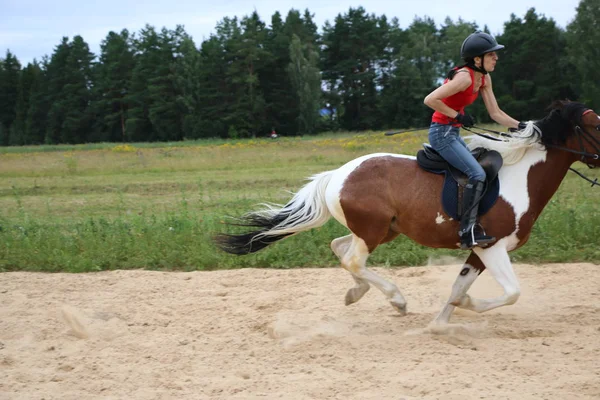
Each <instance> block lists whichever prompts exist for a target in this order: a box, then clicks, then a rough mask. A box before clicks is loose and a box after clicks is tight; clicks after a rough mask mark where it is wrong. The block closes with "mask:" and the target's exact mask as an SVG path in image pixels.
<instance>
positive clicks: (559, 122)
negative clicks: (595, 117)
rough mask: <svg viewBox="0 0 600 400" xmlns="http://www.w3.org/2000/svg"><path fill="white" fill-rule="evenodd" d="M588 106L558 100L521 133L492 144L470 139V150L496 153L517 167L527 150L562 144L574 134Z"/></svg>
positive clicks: (487, 140) (468, 138) (476, 138)
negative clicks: (543, 115) (547, 111)
mask: <svg viewBox="0 0 600 400" xmlns="http://www.w3.org/2000/svg"><path fill="white" fill-rule="evenodd" d="M586 109H587V107H586V106H585V105H583V104H581V103H576V102H572V101H568V100H557V101H555V102H553V103H552V104H551V105H550V106H549V107H548V110H549V113H548V115H546V116H545V117H544V118H542V119H540V120H537V121H529V122H527V127H526V128H525V129H523V130H522V131H517V132H514V133H512V134H511V137H503V138H501V141H498V142H496V141H493V140H489V139H486V138H483V137H480V136H467V137H466V139H467V140H469V144H468V146H469V148H470V149H474V148H477V147H484V148H486V149H490V150H496V151H498V152H499V153H500V154H501V155H502V158H503V159H504V165H510V164H515V163H517V162H518V161H519V160H521V159H522V158H523V156H524V155H525V153H526V152H527V150H529V149H531V148H533V149H537V150H543V149H544V148H545V146H546V145H562V144H564V143H565V142H566V140H567V138H568V137H569V135H571V134H572V132H573V124H574V123H580V122H581V115H582V114H583V112H584V111H585V110H586Z"/></svg>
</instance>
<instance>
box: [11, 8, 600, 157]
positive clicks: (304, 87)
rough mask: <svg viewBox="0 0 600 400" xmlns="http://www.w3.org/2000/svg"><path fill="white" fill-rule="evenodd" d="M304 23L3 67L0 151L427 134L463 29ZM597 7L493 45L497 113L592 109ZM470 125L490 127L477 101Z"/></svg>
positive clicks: (81, 46) (68, 42) (58, 50)
mask: <svg viewBox="0 0 600 400" xmlns="http://www.w3.org/2000/svg"><path fill="white" fill-rule="evenodd" d="M313 18H314V15H313V14H311V13H310V11H309V10H305V11H304V12H300V11H298V10H294V9H292V10H290V11H289V12H288V13H287V15H286V16H285V18H284V17H283V16H282V14H280V13H279V12H276V13H275V14H273V16H272V17H271V21H270V24H269V25H267V24H266V23H265V22H264V21H262V20H261V18H260V17H259V15H258V14H257V13H256V12H254V13H252V14H251V15H248V16H245V17H243V18H241V19H238V18H237V17H236V18H224V19H223V20H222V21H220V22H219V23H218V24H217V25H216V28H215V32H214V33H213V34H211V35H210V37H209V38H208V39H206V40H204V41H203V42H202V43H201V44H200V45H199V46H197V45H196V43H195V42H194V41H193V39H192V38H191V37H190V36H189V35H188V34H187V33H186V32H185V29H184V27H182V26H177V27H176V28H175V29H174V30H172V29H167V28H162V29H161V30H157V29H156V28H154V27H153V26H149V25H147V26H146V27H145V28H144V29H142V30H141V31H140V32H137V33H130V32H129V31H128V30H122V31H121V32H112V31H111V32H109V33H108V35H107V36H106V38H105V39H104V40H103V41H102V43H101V48H100V54H99V55H95V54H93V53H92V52H91V51H90V49H89V46H88V44H87V43H86V42H85V40H84V39H83V38H82V37H81V36H75V37H73V38H72V39H69V38H67V37H64V38H63V39H62V41H61V42H60V43H59V44H58V45H57V46H56V47H55V49H54V52H53V53H52V55H51V56H49V57H48V56H44V57H43V58H42V59H41V61H37V60H34V61H33V62H31V63H28V64H27V66H24V67H23V66H22V65H21V64H20V62H19V60H18V58H17V57H16V55H14V54H12V53H11V52H10V50H8V51H7V52H6V56H5V57H4V58H2V59H0V145H4V146H6V145H25V144H42V143H46V144H57V143H85V142H142V141H176V140H183V139H198V138H210V137H222V138H238V137H253V136H264V135H266V134H267V133H268V132H271V130H273V129H275V130H276V131H277V132H278V133H279V134H283V135H298V134H311V133H317V132H322V131H331V130H338V129H343V130H352V131H353V130H369V129H371V130H379V129H387V128H404V127H420V126H426V125H427V124H428V122H429V120H430V118H431V110H430V109H428V108H427V107H426V106H424V105H423V98H424V97H425V96H426V95H427V93H429V92H430V91H431V90H433V89H434V88H435V87H437V86H438V85H439V84H440V82H441V79H443V78H444V76H445V75H446V74H447V72H448V70H450V69H451V68H452V67H453V66H455V65H457V64H459V63H460V61H461V60H460V54H459V50H460V46H461V43H462V41H463V40H464V38H465V37H466V36H468V35H469V34H470V33H472V32H474V31H476V30H479V29H481V30H483V31H487V32H488V33H489V30H488V29H487V27H485V26H484V27H482V28H480V27H479V26H478V25H477V24H476V23H474V22H465V21H463V20H461V19H459V20H458V21H453V20H451V19H449V18H447V19H446V20H445V21H444V23H443V24H441V26H440V27H439V28H438V26H437V25H436V23H435V22H434V21H433V20H432V19H431V18H429V17H423V18H420V17H416V18H415V19H414V20H413V21H412V23H411V24H410V26H408V27H407V28H406V29H402V28H400V26H399V21H398V19H397V18H393V19H391V20H390V19H388V18H387V17H386V16H385V15H380V16H377V15H375V14H369V13H368V12H367V11H366V10H365V9H364V8H362V7H358V8H350V9H349V10H348V11H347V12H345V13H340V14H338V16H337V17H336V18H335V19H334V20H333V21H332V22H329V21H327V22H326V23H325V24H324V26H323V27H322V29H321V30H320V31H319V29H318V27H317V26H316V24H315V23H314V21H313ZM599 23H600V0H582V1H581V2H580V3H579V6H578V7H577V9H576V14H575V17H574V19H573V21H572V22H571V23H570V24H569V25H568V26H567V28H566V29H562V28H560V27H559V26H557V25H556V23H555V21H554V20H553V19H551V18H546V17H545V16H543V15H538V13H536V11H535V9H533V8H532V9H530V10H529V11H527V13H526V14H525V15H524V16H523V17H517V16H515V15H514V14H513V15H511V18H510V20H509V21H507V22H506V23H505V24H504V30H503V32H502V33H501V34H500V35H498V36H496V39H497V40H498V42H499V43H502V44H504V45H505V46H506V49H505V50H503V51H502V52H500V53H499V57H500V60H499V62H498V66H497V68H496V71H495V72H494V73H493V75H494V92H495V93H496V97H497V99H498V103H499V105H500V106H501V108H502V109H504V110H505V111H506V112H507V113H508V114H510V115H511V116H513V117H515V118H517V119H525V120H528V119H534V118H539V117H542V116H543V115H544V114H545V109H546V107H547V106H548V105H549V104H550V103H551V102H552V101H553V100H556V99H565V98H569V99H572V100H579V101H583V102H585V103H586V104H588V106H590V107H595V108H596V109H598V108H600V65H599V64H600V50H599V48H598V45H597V44H598V43H600V31H599V30H598V29H594V27H595V26H598V25H599ZM470 111H471V112H472V113H474V114H475V115H476V116H477V118H478V120H479V121H487V120H488V116H487V114H486V112H485V108H484V106H483V104H482V102H481V101H480V100H479V101H478V102H477V103H476V104H474V105H473V106H471V108H470Z"/></svg>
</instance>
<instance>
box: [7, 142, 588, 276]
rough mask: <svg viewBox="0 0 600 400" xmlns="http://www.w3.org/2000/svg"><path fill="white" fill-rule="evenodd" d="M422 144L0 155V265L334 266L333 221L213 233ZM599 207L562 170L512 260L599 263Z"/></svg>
mask: <svg viewBox="0 0 600 400" xmlns="http://www.w3.org/2000/svg"><path fill="white" fill-rule="evenodd" d="M425 141H426V133H425V131H421V132H416V133H409V134H404V135H397V136H392V137H385V136H384V135H383V134H382V133H380V132H364V133H361V134H350V133H348V134H326V135H320V136H314V137H302V138H299V137H298V138H285V137H281V138H279V139H277V140H271V139H254V140H239V141H227V142H226V141H222V140H211V141H197V142H178V143H167V144H165V143H162V144H156V143H154V144H148V143H143V144H142V143H140V144H106V143H105V144H97V145H79V146H38V147H35V146H33V147H19V148H6V147H5V148H0V270H5V271H6V270H39V271H71V272H78V271H95V270H104V269H117V268H152V269H183V270H193V269H221V268H238V267H273V268H293V267H307V266H312V267H326V266H334V265H337V260H336V259H335V257H334V256H333V255H332V253H331V251H330V249H329V242H330V241H331V240H332V239H333V238H335V237H337V236H341V235H344V234H346V230H345V228H343V227H342V226H340V225H339V224H337V223H336V222H335V221H333V220H332V221H330V222H329V223H328V224H326V225H325V226H323V227H321V228H319V229H315V230H313V231H310V232H305V233H301V234H299V235H297V236H294V237H292V238H289V239H286V240H284V241H282V242H280V243H277V244H275V245H273V246H271V247H269V248H267V249H265V250H263V251H261V252H259V253H256V254H253V255H248V256H244V257H235V256H231V255H228V254H224V253H221V252H219V251H217V249H216V248H214V246H213V245H212V243H211V241H210V237H211V236H212V235H213V234H214V233H215V232H217V231H222V230H223V229H224V225H223V222H224V221H227V216H228V215H232V216H238V215H240V214H241V213H243V212H246V211H250V210H252V209H254V208H255V206H256V204H257V203H261V202H266V201H269V202H277V203H285V202H286V201H287V200H288V199H289V191H296V190H298V189H299V188H300V187H301V186H302V185H303V184H304V183H305V180H304V179H305V178H307V177H308V176H310V175H312V174H314V173H318V172H321V171H325V170H330V169H335V168H337V167H339V166H341V165H342V164H343V163H345V162H346V161H349V160H351V159H353V158H356V157H358V156H361V155H363V154H367V153H373V152H380V151H384V152H393V153H404V154H415V153H416V151H417V150H418V149H419V148H420V147H421V143H423V142H425ZM576 168H577V169H579V170H581V171H584V172H585V173H587V174H589V175H590V176H591V177H599V176H600V174H599V173H598V172H597V170H588V169H587V168H586V167H585V166H583V165H581V164H576ZM599 204H600V190H599V189H598V188H590V187H589V184H588V183H586V182H585V181H583V180H581V179H579V178H578V177H577V176H576V175H575V174H572V173H569V174H568V175H567V179H566V180H565V181H564V182H563V184H562V186H561V188H560V190H559V192H558V193H557V194H556V195H555V197H554V198H553V199H552V201H551V202H550V204H549V205H548V206H547V208H546V210H545V211H544V213H543V214H542V216H541V218H540V220H539V221H538V223H537V224H536V226H535V228H534V232H533V233H532V236H531V239H530V241H529V243H528V244H527V245H526V246H525V247H524V248H523V249H520V250H519V251H516V252H514V253H512V256H513V258H514V259H515V260H517V261H522V262H532V263H536V262H559V261H560V262H563V261H592V262H600V244H599V242H600V207H599ZM445 255H452V256H457V257H464V256H465V255H466V253H464V252H459V251H450V250H432V249H427V248H423V247H421V246H419V245H416V244H415V243H413V242H412V241H410V240H408V239H406V238H399V239H397V240H396V241H394V242H392V243H390V244H386V245H384V246H382V247H380V248H378V249H377V251H375V253H374V254H373V256H372V257H371V258H370V263H371V264H375V265H390V266H392V265H393V266H397V265H419V264H423V263H425V262H427V260H428V259H430V258H438V257H441V256H445Z"/></svg>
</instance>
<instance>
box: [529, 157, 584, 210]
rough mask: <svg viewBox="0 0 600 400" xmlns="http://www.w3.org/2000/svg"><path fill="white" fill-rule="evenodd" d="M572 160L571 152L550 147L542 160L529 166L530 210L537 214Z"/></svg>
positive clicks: (556, 188) (553, 191)
mask: <svg viewBox="0 0 600 400" xmlns="http://www.w3.org/2000/svg"><path fill="white" fill-rule="evenodd" d="M573 161H574V160H573V157H572V155H571V154H569V153H566V152H563V151H559V150H554V149H550V150H548V151H547V154H546V159H545V160H544V161H543V162H540V163H538V164H535V165H533V166H532V167H531V168H530V170H529V173H528V176H527V192H528V194H529V199H530V205H529V210H530V211H533V212H534V213H535V214H536V215H539V213H540V212H541V211H542V209H543V208H544V207H545V206H546V204H548V201H550V199H551V198H552V196H554V193H556V191H557V190H558V188H559V187H560V184H561V183H562V181H563V179H564V178H565V175H566V174H567V172H568V171H569V167H570V166H571V165H572V164H573Z"/></svg>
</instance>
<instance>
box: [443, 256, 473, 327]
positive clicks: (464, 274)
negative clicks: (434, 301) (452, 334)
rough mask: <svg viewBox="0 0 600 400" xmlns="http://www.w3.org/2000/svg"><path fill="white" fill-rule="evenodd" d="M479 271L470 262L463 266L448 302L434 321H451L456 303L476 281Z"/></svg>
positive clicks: (445, 322) (444, 322) (458, 302)
mask: <svg viewBox="0 0 600 400" xmlns="http://www.w3.org/2000/svg"><path fill="white" fill-rule="evenodd" d="M479 273H480V272H479V270H477V268H475V267H473V266H472V265H470V264H465V265H464V266H463V268H462V269H461V271H460V273H459V274H458V277H457V278H456V280H455V281H454V285H452V294H450V298H449V299H448V302H447V303H446V305H445V306H444V308H442V311H440V313H439V314H438V316H437V317H436V318H435V320H434V321H433V323H435V324H439V325H441V324H447V323H448V322H449V321H450V316H451V315H452V312H453V311H454V308H455V306H456V304H460V300H461V299H462V298H463V297H464V296H465V295H466V293H467V290H469V288H470V287H471V285H472V284H473V282H475V279H477V277H478V276H479Z"/></svg>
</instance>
